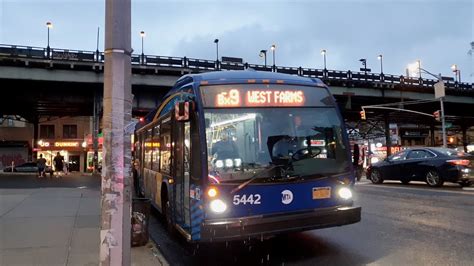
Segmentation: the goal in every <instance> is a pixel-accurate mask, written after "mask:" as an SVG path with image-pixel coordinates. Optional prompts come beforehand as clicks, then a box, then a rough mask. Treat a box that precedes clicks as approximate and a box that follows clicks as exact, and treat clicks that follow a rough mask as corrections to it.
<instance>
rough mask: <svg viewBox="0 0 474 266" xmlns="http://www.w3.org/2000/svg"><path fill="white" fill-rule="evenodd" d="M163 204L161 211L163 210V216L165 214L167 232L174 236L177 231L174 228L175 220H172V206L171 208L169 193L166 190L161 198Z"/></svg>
mask: <svg viewBox="0 0 474 266" xmlns="http://www.w3.org/2000/svg"><path fill="white" fill-rule="evenodd" d="M161 202H162V207H161V209H162V214H163V218H164V222H165V226H166V231H168V233H169V234H170V235H171V236H174V232H175V229H174V226H173V219H172V218H171V206H170V201H169V199H168V192H167V191H166V189H165V191H164V193H163V195H162V197H161Z"/></svg>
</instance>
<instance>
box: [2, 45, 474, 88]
mask: <svg viewBox="0 0 474 266" xmlns="http://www.w3.org/2000/svg"><path fill="white" fill-rule="evenodd" d="M0 57H8V58H20V59H21V58H25V59H43V60H51V61H52V62H54V61H62V62H71V63H74V62H83V63H99V64H101V63H104V53H103V52H99V51H95V52H94V51H80V50H70V49H58V48H51V49H47V48H41V47H31V46H21V45H6V44H0ZM131 63H132V66H145V67H162V68H171V69H189V70H194V71H214V70H244V69H248V68H252V69H255V70H259V71H269V72H271V71H275V72H278V73H286V74H291V75H299V76H305V77H314V78H320V79H323V80H324V81H333V80H334V81H341V82H351V81H356V82H358V83H364V82H370V83H381V84H388V85H390V84H393V85H397V84H404V85H411V86H416V87H433V85H434V83H436V80H433V79H425V78H423V79H419V78H411V77H404V76H398V75H388V74H379V73H365V72H355V71H354V72H353V71H350V70H348V71H339V70H326V69H313V68H302V67H284V66H276V67H272V66H265V65H258V64H249V63H235V62H225V61H224V62H221V61H215V60H205V59H197V58H187V57H171V56H156V55H138V54H132V56H131ZM443 80H444V82H445V86H446V88H447V89H448V90H449V89H451V90H456V91H468V92H474V84H472V83H466V82H455V81H454V79H453V78H451V77H443Z"/></svg>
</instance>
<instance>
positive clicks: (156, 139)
mask: <svg viewBox="0 0 474 266" xmlns="http://www.w3.org/2000/svg"><path fill="white" fill-rule="evenodd" d="M152 140H153V141H152V147H153V160H152V169H153V170H154V171H160V125H157V126H155V128H154V129H153V138H152Z"/></svg>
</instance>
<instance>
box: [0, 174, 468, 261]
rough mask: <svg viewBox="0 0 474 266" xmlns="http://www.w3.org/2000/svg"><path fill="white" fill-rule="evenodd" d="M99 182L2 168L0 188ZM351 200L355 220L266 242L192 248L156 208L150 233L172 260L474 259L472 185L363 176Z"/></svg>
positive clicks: (165, 254) (80, 185)
mask: <svg viewBox="0 0 474 266" xmlns="http://www.w3.org/2000/svg"><path fill="white" fill-rule="evenodd" d="M99 186H100V179H99V178H97V177H92V176H67V177H64V178H62V179H40V180H38V179H36V178H34V176H32V175H29V176H28V175H0V188H24V189H28V188H37V187H74V188H77V187H87V188H99ZM355 200H356V204H358V205H361V206H362V208H363V209H362V221H361V222H360V223H358V224H354V225H348V226H344V227H338V228H330V229H322V230H314V231H309V232H304V233H297V234H291V235H288V236H285V237H277V238H274V239H270V240H266V241H264V242H263V243H262V242H258V241H256V242H252V243H245V244H244V243H243V242H232V243H230V244H229V245H228V246H227V247H226V245H225V244H213V245H201V246H200V248H199V251H198V253H197V254H196V255H193V254H192V251H193V250H192V248H191V247H190V246H189V245H186V243H185V241H183V240H182V239H180V238H179V237H170V236H169V235H168V234H167V233H166V232H165V229H164V227H163V223H162V221H161V218H160V216H159V215H157V214H155V215H152V217H151V223H150V233H151V237H152V238H153V240H155V242H156V243H157V245H158V246H159V248H160V250H161V251H162V252H163V255H164V256H165V258H166V259H167V260H168V261H169V263H170V264H171V265H226V264H227V265H255V264H262V262H263V264H271V265H366V264H380V265H473V263H472V258H474V241H473V239H474V222H473V221H474V191H472V190H471V191H470V190H462V189H461V188H460V187H459V186H457V185H445V186H443V187H442V188H429V187H428V186H427V185H425V184H423V183H416V184H410V185H407V186H405V185H401V184H400V183H397V182H392V183H388V184H385V183H384V184H382V185H373V184H370V183H368V182H367V181H366V180H363V182H362V183H358V184H357V185H356V187H355ZM0 204H1V203H0Z"/></svg>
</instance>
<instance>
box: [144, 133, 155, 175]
mask: <svg viewBox="0 0 474 266" xmlns="http://www.w3.org/2000/svg"><path fill="white" fill-rule="evenodd" d="M145 134H146V136H145V160H144V165H145V168H147V169H151V154H152V149H153V148H152V145H151V144H152V132H151V129H149V130H147V131H146V133H145Z"/></svg>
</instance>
